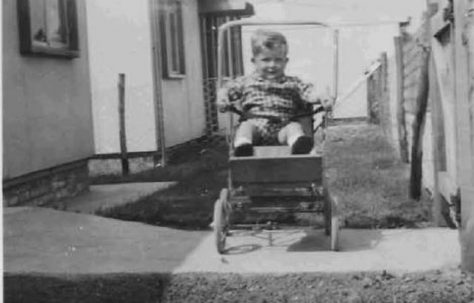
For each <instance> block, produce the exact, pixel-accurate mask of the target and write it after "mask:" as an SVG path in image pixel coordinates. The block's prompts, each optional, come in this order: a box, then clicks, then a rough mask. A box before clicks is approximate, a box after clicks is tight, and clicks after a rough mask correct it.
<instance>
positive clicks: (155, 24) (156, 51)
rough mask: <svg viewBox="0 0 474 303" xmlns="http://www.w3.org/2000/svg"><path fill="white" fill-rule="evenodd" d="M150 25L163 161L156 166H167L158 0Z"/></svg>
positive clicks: (152, 3) (152, 8)
mask: <svg viewBox="0 0 474 303" xmlns="http://www.w3.org/2000/svg"><path fill="white" fill-rule="evenodd" d="M148 3H149V8H150V9H149V10H150V25H151V43H152V60H153V82H154V85H153V87H154V91H153V99H154V104H155V125H156V127H155V130H156V144H157V146H158V148H159V151H160V154H161V159H160V162H159V163H155V164H156V165H160V166H162V167H164V166H166V160H167V159H166V145H165V142H166V141H165V123H164V116H163V95H162V92H163V90H162V81H163V78H162V77H161V71H162V70H163V69H162V62H161V51H160V43H161V41H160V27H159V26H160V20H159V16H160V14H159V3H158V1H157V0H149V2H148Z"/></svg>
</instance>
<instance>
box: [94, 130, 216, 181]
mask: <svg viewBox="0 0 474 303" xmlns="http://www.w3.org/2000/svg"><path fill="white" fill-rule="evenodd" d="M224 141H225V138H224V137H223V136H218V135H215V136H203V137H199V138H196V139H193V140H190V141H187V142H184V143H181V144H177V145H174V146H170V147H167V148H166V157H167V162H168V163H172V162H175V161H176V160H175V159H176V158H177V159H179V158H180V155H181V154H182V153H186V151H187V150H189V149H194V150H199V149H203V148H206V147H209V146H213V145H217V144H222V142H224ZM127 157H128V163H129V169H130V173H131V174H134V173H139V172H143V171H147V170H151V169H154V168H155V167H156V166H157V165H159V164H160V159H161V152H160V151H153V152H131V153H128V154H127ZM178 161H179V160H178ZM121 174H122V162H121V158H120V154H118V153H114V154H99V155H95V156H93V157H92V158H91V159H89V176H90V177H98V176H106V175H121Z"/></svg>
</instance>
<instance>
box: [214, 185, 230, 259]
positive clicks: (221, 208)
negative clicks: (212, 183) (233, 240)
mask: <svg viewBox="0 0 474 303" xmlns="http://www.w3.org/2000/svg"><path fill="white" fill-rule="evenodd" d="M228 199H229V190H228V189H227V188H224V189H222V190H221V193H220V196H219V198H218V199H217V201H216V203H215V204H214V236H215V241H216V247H217V252H218V253H219V254H223V253H224V251H225V240H226V235H227V224H228V222H227V212H226V207H227V205H228Z"/></svg>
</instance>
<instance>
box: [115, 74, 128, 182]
mask: <svg viewBox="0 0 474 303" xmlns="http://www.w3.org/2000/svg"><path fill="white" fill-rule="evenodd" d="M118 93H119V103H118V112H119V136H120V159H121V162H122V174H123V175H128V174H129V172H130V170H129V166H128V158H127V137H126V132H125V74H119V81H118Z"/></svg>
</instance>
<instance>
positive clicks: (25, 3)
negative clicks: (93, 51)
mask: <svg viewBox="0 0 474 303" xmlns="http://www.w3.org/2000/svg"><path fill="white" fill-rule="evenodd" d="M32 1H40V0H17V13H18V27H19V40H20V53H21V54H22V55H25V56H51V57H59V58H68V59H72V58H77V57H79V33H78V17H77V3H76V0H58V4H59V5H63V6H62V7H63V9H62V10H61V8H60V6H58V12H57V13H58V20H57V21H58V22H62V23H63V24H62V25H61V28H62V29H63V30H64V31H65V32H64V33H63V34H62V35H63V36H62V37H61V38H62V39H64V40H65V42H61V41H60V42H57V43H56V45H54V44H53V43H55V42H54V40H53V39H51V37H50V36H49V37H48V33H46V34H45V33H44V32H41V30H43V31H46V32H47V31H48V29H47V27H48V24H51V23H52V22H53V21H54V20H52V19H48V16H47V7H46V5H47V3H46V2H42V3H41V4H40V5H41V9H42V10H43V12H40V14H43V17H42V20H41V21H42V23H43V25H44V28H41V29H40V32H37V34H36V35H38V34H43V35H44V37H45V38H44V39H45V41H44V42H43V41H36V40H35V39H34V37H33V35H34V33H33V31H34V30H35V29H34V28H33V26H34V24H33V21H34V20H32V16H34V13H38V12H33V9H34V8H33V7H32V5H31V3H32ZM35 4H38V2H35ZM36 9H38V8H37V7H36Z"/></svg>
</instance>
